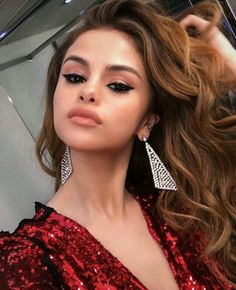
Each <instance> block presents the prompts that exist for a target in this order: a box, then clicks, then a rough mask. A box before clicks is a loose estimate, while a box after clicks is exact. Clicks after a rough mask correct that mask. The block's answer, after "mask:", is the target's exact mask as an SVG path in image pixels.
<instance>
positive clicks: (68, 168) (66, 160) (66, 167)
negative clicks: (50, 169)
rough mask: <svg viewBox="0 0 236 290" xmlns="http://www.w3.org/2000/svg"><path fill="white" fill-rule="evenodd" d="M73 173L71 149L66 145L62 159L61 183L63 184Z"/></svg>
mask: <svg viewBox="0 0 236 290" xmlns="http://www.w3.org/2000/svg"><path fill="white" fill-rule="evenodd" d="M71 173H72V163H71V158H70V149H69V147H68V146H67V145H66V148H65V151H64V154H63V158H62V161H61V185H63V184H64V183H65V182H66V180H67V179H68V177H69V176H70V175H71Z"/></svg>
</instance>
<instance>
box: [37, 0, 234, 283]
mask: <svg viewBox="0 0 236 290" xmlns="http://www.w3.org/2000/svg"><path fill="white" fill-rule="evenodd" d="M204 12H207V13H204ZM191 13H196V14H199V15H201V16H202V17H205V18H206V19H208V20H210V21H211V25H210V26H209V29H210V28H211V26H213V25H215V24H218V23H219V21H220V10H219V8H218V6H217V5H216V4H214V3H211V2H207V3H206V2H204V3H203V4H200V5H198V6H196V8H194V10H193V11H191ZM99 27H110V28H113V29H117V30H119V31H122V32H125V33H127V34H128V35H129V36H130V37H131V38H132V39H133V41H134V43H135V45H136V47H137V49H138V52H139V54H140V57H141V58H142V60H143V63H144V66H145V70H146V74H147V76H148V80H149V82H150V85H151V88H152V98H151V103H150V110H151V111H152V112H154V113H156V114H158V115H159V116H160V117H161V120H160V122H159V123H158V124H156V125H155V126H154V128H153V130H152V132H151V135H150V138H149V143H150V144H151V146H152V147H153V148H154V149H155V150H156V151H157V152H158V154H159V156H160V158H161V159H162V161H163V162H164V163H165V165H166V166H167V168H168V169H169V171H170V172H171V174H172V176H173V177H174V179H175V181H176V183H177V186H178V191H176V192H173V191H169V190H160V191H158V192H156V190H155V188H154V186H153V181H152V178H151V174H150V165H149V163H148V159H147V156H146V153H145V149H144V145H143V142H140V141H139V140H138V138H136V140H135V142H134V147H133V152H132V155H131V159H130V164H129V168H128V172H127V178H126V186H127V188H128V189H129V190H130V191H131V192H142V193H144V194H145V193H147V194H148V193H152V192H153V193H155V194H157V196H158V199H157V208H158V213H159V214H160V216H162V218H164V219H165V221H166V222H167V223H168V224H169V225H170V226H171V227H172V228H173V229H175V230H178V231H179V232H181V233H183V234H187V233H190V232H191V233H192V234H194V232H197V231H201V232H202V233H203V234H204V237H205V239H204V241H205V242H204V243H203V241H202V242H201V243H202V245H201V246H202V255H201V257H202V258H204V257H210V259H211V260H212V261H213V262H216V265H220V266H217V267H215V269H214V271H213V270H212V269H211V270H212V272H213V274H214V275H215V276H216V277H217V278H218V279H219V280H220V281H221V282H222V281H223V283H226V282H228V283H231V284H232V285H234V286H236V190H235V187H233V185H234V183H235V177H236V150H235V149H236V115H235V110H234V109H233V108H231V107H230V103H229V102H228V94H227V92H228V91H229V89H230V88H231V84H230V83H229V82H228V81H227V79H226V78H225V75H226V74H225V72H226V71H225V67H224V62H223V60H222V59H221V57H220V55H219V53H217V51H216V50H215V49H213V48H212V47H211V46H210V45H209V44H207V43H206V42H205V41H204V35H203V36H201V38H199V37H193V36H190V35H188V33H187V32H186V31H185V30H184V29H183V28H181V26H180V25H179V23H178V21H177V20H176V19H174V18H173V17H171V16H168V15H166V13H165V12H163V11H162V10H161V9H160V7H159V5H158V2H155V1H152V2H149V3H142V1H138V0H108V1H105V2H104V3H102V4H100V5H96V6H94V7H92V8H91V9H89V10H88V11H86V13H85V16H84V18H83V23H81V25H80V26H79V27H78V28H77V29H76V30H75V31H73V32H72V33H71V34H70V35H69V37H68V38H67V40H66V41H65V42H64V44H63V45H62V46H61V47H59V49H58V50H57V51H56V53H55V55H54V56H53V58H52V60H51V63H50V65H49V69H48V82H47V93H46V112H45V117H44V122H43V126H42V129H41V132H40V134H39V136H38V139H37V142H36V148H35V150H36V154H37V158H38V160H39V163H40V165H41V166H42V168H43V169H44V170H45V171H46V172H47V173H48V174H50V175H51V176H53V177H55V190H57V189H58V187H59V185H60V163H61V159H62V155H63V151H64V148H65V145H64V144H63V142H62V141H61V140H60V139H59V138H58V136H57V135H56V132H55V129H54V125H53V95H54V91H55V88H56V85H57V81H58V76H59V73H60V68H61V65H62V61H63V58H64V56H65V53H66V51H67V50H68V48H69V47H70V46H71V45H72V44H73V42H74V41H75V40H76V38H77V37H78V36H79V35H81V34H82V33H83V32H85V31H88V30H91V29H96V28H99ZM46 153H48V154H49V155H47V156H49V160H48V159H47V158H46ZM222 270H223V272H224V275H223V274H221V272H222Z"/></svg>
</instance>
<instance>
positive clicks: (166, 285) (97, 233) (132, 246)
mask: <svg viewBox="0 0 236 290" xmlns="http://www.w3.org/2000/svg"><path fill="white" fill-rule="evenodd" d="M131 224H132V227H131V226H129V225H127V226H124V227H122V228H119V227H114V225H113V227H109V226H108V225H106V226H101V225H100V226H96V227H92V228H90V229H88V230H89V232H90V233H91V234H92V235H93V236H94V237H95V238H96V239H97V240H98V241H99V242H100V243H101V244H102V245H103V246H104V248H105V249H106V250H108V251H109V252H110V253H111V254H112V255H113V256H115V257H116V258H117V259H118V260H119V261H120V262H121V263H122V264H123V265H124V266H125V267H126V268H128V270H129V271H130V272H131V273H132V274H133V275H134V276H135V277H136V278H138V280H139V281H140V282H142V284H143V285H144V286H146V288H148V289H149V290H158V289H161V290H176V289H179V288H178V286H177V283H176V281H175V279H174V276H173V273H172V271H171V268H170V266H169V263H168V261H167V258H166V257H165V255H164V253H163V250H162V249H161V247H160V246H159V245H158V243H157V242H156V241H155V240H154V238H153V237H152V236H151V234H150V232H149V230H148V228H147V224H146V221H145V219H144V218H143V217H141V218H139V219H138V220H136V221H135V223H134V222H131ZM104 229H105V230H104Z"/></svg>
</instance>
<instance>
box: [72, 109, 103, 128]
mask: <svg viewBox="0 0 236 290" xmlns="http://www.w3.org/2000/svg"><path fill="white" fill-rule="evenodd" d="M68 118H70V119H71V120H72V121H74V122H75V123H77V124H80V125H85V126H97V125H100V124H102V120H101V119H100V118H99V116H98V115H97V114H96V113H95V112H93V111H90V110H86V109H83V108H75V109H73V110H71V111H70V112H69V114H68Z"/></svg>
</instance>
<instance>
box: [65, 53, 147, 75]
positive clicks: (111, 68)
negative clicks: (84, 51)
mask: <svg viewBox="0 0 236 290" xmlns="http://www.w3.org/2000/svg"><path fill="white" fill-rule="evenodd" d="M67 61H75V62H78V63H80V64H82V65H84V66H86V67H89V63H88V62H87V61H86V60H85V59H83V58H82V57H80V56H77V55H71V56H68V57H67V58H66V59H65V60H64V62H63V64H65V63H66V62H67ZM105 70H107V71H127V72H130V73H133V74H135V75H136V76H137V77H138V78H139V79H140V80H142V78H141V76H140V75H139V73H138V72H137V71H136V70H135V69H134V68H132V67H130V66H127V65H120V64H109V65H107V66H106V68H105Z"/></svg>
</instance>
